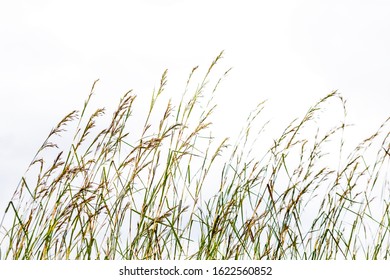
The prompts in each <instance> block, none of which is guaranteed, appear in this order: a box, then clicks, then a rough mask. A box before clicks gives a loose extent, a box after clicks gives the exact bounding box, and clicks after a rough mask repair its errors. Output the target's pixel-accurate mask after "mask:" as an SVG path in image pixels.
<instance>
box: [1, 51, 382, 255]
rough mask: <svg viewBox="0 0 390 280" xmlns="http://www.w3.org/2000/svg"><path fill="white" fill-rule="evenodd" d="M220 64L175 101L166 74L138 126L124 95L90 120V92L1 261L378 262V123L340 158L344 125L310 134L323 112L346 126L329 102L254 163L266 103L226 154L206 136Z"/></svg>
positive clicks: (7, 225)
mask: <svg viewBox="0 0 390 280" xmlns="http://www.w3.org/2000/svg"><path fill="white" fill-rule="evenodd" d="M221 58H222V53H221V54H220V55H219V56H218V57H217V58H216V59H215V60H214V61H213V62H212V64H211V65H210V67H209V68H208V69H207V70H206V73H205V74H204V76H203V78H201V79H200V82H199V83H198V84H195V86H194V81H193V80H194V75H195V73H198V71H199V69H198V67H195V68H193V70H192V71H191V73H190V75H189V78H188V81H187V83H186V86H185V90H184V94H183V95H182V98H181V100H179V101H178V102H176V103H175V102H174V101H172V100H165V99H164V98H163V96H164V94H165V93H164V90H165V88H166V83H167V71H165V72H164V73H163V75H162V77H161V81H160V83H159V86H158V87H157V89H156V90H155V91H154V92H153V94H152V96H151V101H150V103H149V105H148V107H147V108H146V109H145V110H144V111H140V112H144V113H145V114H144V115H143V116H138V115H137V116H134V115H133V112H134V108H135V106H136V104H137V103H136V102H137V99H136V96H135V94H134V93H133V92H132V91H129V92H127V93H125V94H124V95H123V97H122V98H121V99H120V101H119V104H118V107H117V109H116V110H115V112H114V113H113V114H112V118H111V119H110V120H109V122H108V123H107V124H104V123H102V122H101V120H102V119H104V118H103V117H104V115H105V110H104V109H97V110H95V111H92V112H91V113H90V114H88V111H89V110H90V108H89V106H88V105H89V104H90V100H91V98H92V97H93V95H94V91H95V87H96V86H97V81H96V82H95V83H94V84H93V86H92V89H91V92H90V94H89V96H88V98H87V100H86V102H85V103H84V106H83V108H82V110H81V111H72V112H71V113H69V114H68V115H67V116H65V117H64V118H63V119H62V120H61V121H60V122H59V123H58V125H57V126H56V127H55V128H54V129H53V130H52V131H51V132H50V133H49V135H48V137H47V139H46V140H45V141H44V143H43V145H42V146H41V147H40V148H39V149H38V152H37V153H36V155H35V157H34V158H33V160H32V162H31V164H30V166H29V167H28V170H27V172H26V173H25V175H24V176H23V177H22V179H21V180H20V183H19V185H18V186H17V188H16V190H15V193H14V195H13V197H12V199H11V200H10V202H9V203H8V205H7V207H6V209H5V213H4V216H3V218H2V220H1V228H0V259H272V260H275V259H359V258H364V259H387V258H388V257H389V255H390V232H389V230H390V211H389V207H390V185H389V159H390V154H389V151H390V143H389V119H388V120H386V121H385V122H384V123H383V124H382V125H381V126H379V128H378V130H377V131H375V132H374V133H373V134H372V135H369V137H368V138H367V139H365V140H363V141H362V142H361V143H360V144H359V145H358V146H357V147H356V148H355V149H353V150H352V151H350V152H348V151H345V149H346V148H345V145H344V142H345V139H344V137H345V136H344V135H345V131H346V130H347V129H348V125H347V123H346V121H345V119H343V120H342V121H341V122H340V123H339V124H336V125H335V126H333V127H331V128H330V129H325V126H322V125H321V121H323V120H322V119H321V117H320V116H321V114H322V113H323V111H324V109H326V106H327V104H329V102H336V103H338V104H340V105H341V106H340V108H341V111H343V114H344V116H345V115H346V109H345V100H344V99H343V97H342V96H341V95H340V94H339V93H337V92H336V91H335V92H332V93H330V94H328V95H327V96H325V97H324V98H322V99H321V100H319V101H318V103H316V104H314V106H313V107H311V108H309V110H308V111H307V113H306V114H304V116H303V117H302V118H300V119H296V120H294V121H292V122H291V123H290V124H289V125H288V126H287V127H286V128H285V129H284V130H283V131H282V133H281V134H280V135H279V136H278V137H276V138H275V139H274V140H273V141H272V144H271V145H270V146H269V147H268V148H266V149H265V151H262V150H261V149H258V147H259V146H264V143H263V142H262V137H263V131H264V127H265V126H266V125H267V123H261V120H262V118H261V117H260V116H262V112H263V109H264V107H265V103H264V102H261V103H260V104H259V105H258V106H257V107H256V108H255V109H254V110H253V111H252V112H251V113H250V114H249V116H248V119H247V124H246V125H245V126H244V128H243V130H242V131H241V133H240V134H239V135H238V137H237V141H236V142H231V141H230V139H228V138H222V139H219V138H216V137H214V136H213V124H212V121H211V119H212V115H213V112H214V110H215V108H216V106H215V104H214V100H213V97H214V94H215V92H216V90H217V88H218V85H219V83H220V81H221V79H222V78H224V77H225V76H226V74H227V73H228V72H229V70H228V71H226V72H225V73H224V74H223V75H222V77H221V79H219V80H217V81H216V83H215V84H214V85H213V84H211V83H210V74H211V72H212V71H213V70H214V68H215V67H216V64H217V63H218V61H219V60H220V59H221ZM164 100H165V101H164ZM72 131H73V132H74V133H71V132H72ZM69 132H70V134H69ZM66 135H67V136H68V138H66ZM69 135H70V137H69ZM59 136H62V137H63V138H62V139H63V140H62V142H65V144H63V145H60V144H59V141H58V140H59V139H60V138H58V137H59ZM64 139H68V140H69V141H68V142H67V141H64ZM53 151H54V153H53ZM53 154H54V156H53ZM329 158H330V159H329Z"/></svg>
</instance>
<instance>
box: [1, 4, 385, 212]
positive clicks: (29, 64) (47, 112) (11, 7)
mask: <svg viewBox="0 0 390 280" xmlns="http://www.w3.org/2000/svg"><path fill="white" fill-rule="evenodd" d="M221 50H225V55H224V60H223V62H222V63H221V66H220V67H221V69H227V68H229V67H233V70H232V72H231V73H230V74H229V76H228V78H227V79H226V80H225V81H224V83H223V86H222V87H221V92H220V94H221V95H222V96H223V98H222V99H220V101H219V104H218V105H219V109H218V112H219V113H217V115H216V121H215V123H216V124H217V127H218V128H219V129H220V130H221V131H229V129H230V128H239V127H240V125H241V124H242V121H243V120H245V117H246V116H247V114H248V112H249V111H250V110H251V109H253V108H254V105H255V104H256V103H258V102H259V101H261V100H264V99H268V105H267V106H268V107H267V108H268V109H269V110H268V117H269V119H285V120H292V119H293V118H295V117H298V116H301V115H302V114H303V113H304V112H305V110H306V109H307V108H308V106H310V105H312V104H314V103H315V102H316V101H317V100H318V99H320V98H321V97H323V96H325V95H326V94H328V93H330V92H331V91H332V90H336V89H337V90H339V92H340V93H342V95H343V96H344V97H345V98H346V99H347V102H348V103H347V106H348V111H349V120H350V122H353V123H354V124H356V126H355V128H353V129H354V130H353V131H354V133H355V134H354V135H356V137H359V136H360V135H366V136H367V135H368V134H369V133H370V132H372V131H373V130H374V129H375V128H376V127H377V126H379V124H380V123H381V122H383V121H384V120H385V118H386V117H388V116H389V109H388V104H390V94H389V92H390V1H386V0H383V1H380V0H367V1H362V0H350V1H347V0H344V1H343V0H327V1H315V0H295V1H292V0H283V1H282V0H279V1H278V0H273V1H265V0H256V1H248V0H241V1H228V0H224V1H219V0H213V1H203V0H202V1H199V0H193V1H192V0H163V1H162V0H153V1H151V0H142V1H141V0H139V1H136V0H133V1H131V0H126V1H99V0H93V1H86V0H84V1H73V0H71V1H69V0H68V1H55V0H50V1H49V0H48V1H43V0H35V1H31V0H29V1H21V0H13V1H5V0H0V106H1V108H0V206H1V209H3V208H4V206H5V201H6V200H7V199H8V198H9V197H10V195H11V194H12V192H13V190H14V188H15V186H16V184H17V183H18V181H19V179H20V177H21V176H22V175H23V173H24V171H25V169H26V167H27V166H28V164H29V162H30V161H31V159H32V157H33V156H34V154H35V152H36V150H37V149H38V148H39V146H40V145H41V144H42V141H43V140H44V139H45V137H46V135H47V134H48V132H49V131H50V129H51V128H52V127H53V126H54V125H55V124H56V123H57V122H58V121H59V120H60V119H61V118H62V117H63V116H64V115H65V114H67V113H68V112H70V111H71V110H73V109H79V108H80V107H81V106H82V104H83V101H84V99H85V98H86V96H87V95H88V93H89V89H90V87H91V85H92V83H93V81H94V80H96V79H100V82H99V84H98V87H97V92H98V96H97V99H98V100H99V101H100V106H102V104H103V106H106V107H109V106H110V104H111V105H112V104H116V103H117V101H118V99H119V97H120V96H121V95H122V94H123V93H124V92H125V91H127V90H129V89H134V92H135V93H136V94H137V95H148V94H150V93H151V92H152V90H153V88H154V87H155V86H157V85H158V81H159V78H160V76H161V74H162V72H163V70H164V69H165V68H168V69H169V78H168V79H169V84H168V90H167V92H169V93H168V94H172V95H175V94H176V95H177V94H181V93H182V88H183V87H184V82H185V80H186V78H187V75H188V73H189V71H190V70H191V69H192V67H193V66H196V65H200V66H201V67H202V66H203V67H204V68H206V67H208V65H209V63H210V62H211V61H212V59H213V58H214V57H215V56H216V55H218V53H219V52H220V51H221ZM178 85H180V86H181V88H178V87H177V86H178ZM232 112H234V114H233V113H232ZM286 124H287V123H286ZM1 211H2V210H1Z"/></svg>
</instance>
